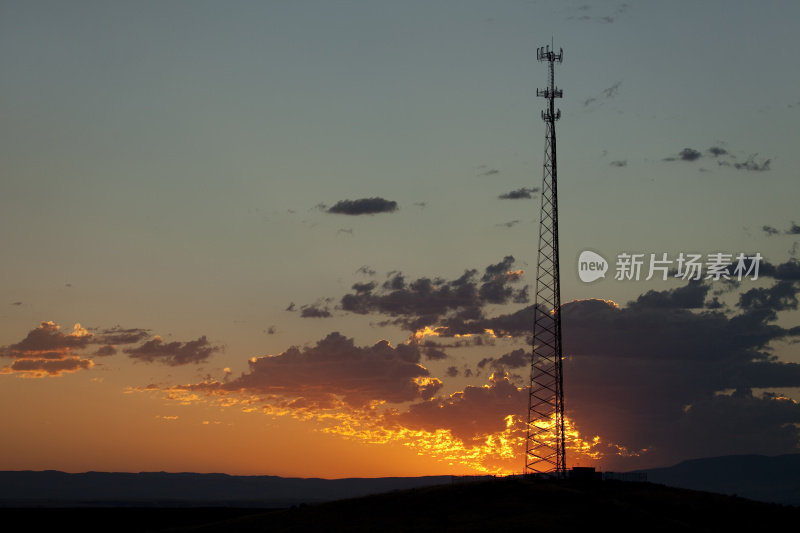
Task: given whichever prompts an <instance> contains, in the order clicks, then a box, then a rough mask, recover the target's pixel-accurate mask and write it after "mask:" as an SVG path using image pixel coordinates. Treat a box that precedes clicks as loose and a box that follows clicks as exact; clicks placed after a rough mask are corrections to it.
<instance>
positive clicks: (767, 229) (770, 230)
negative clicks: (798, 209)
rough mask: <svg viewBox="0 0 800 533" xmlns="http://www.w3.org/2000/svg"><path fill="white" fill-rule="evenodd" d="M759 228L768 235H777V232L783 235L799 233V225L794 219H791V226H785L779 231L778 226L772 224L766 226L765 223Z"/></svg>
mask: <svg viewBox="0 0 800 533" xmlns="http://www.w3.org/2000/svg"><path fill="white" fill-rule="evenodd" d="M761 229H762V230H763V231H764V233H766V234H767V235H768V236H772V235H778V234H779V233H783V234H785V235H800V226H798V225H797V224H795V223H794V221H792V224H791V226H789V228H787V229H785V230H783V231H781V230H779V229H778V228H775V227H773V226H766V225H765V226H761Z"/></svg>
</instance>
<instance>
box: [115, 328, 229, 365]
mask: <svg viewBox="0 0 800 533" xmlns="http://www.w3.org/2000/svg"><path fill="white" fill-rule="evenodd" d="M219 350H220V348H219V347H218V346H213V345H212V344H211V343H210V342H208V339H206V337H205V335H204V336H202V337H200V338H198V339H196V340H193V341H187V342H179V341H174V342H164V341H163V340H162V339H161V337H159V336H155V337H153V338H152V339H151V340H149V341H147V342H145V343H144V344H142V345H141V346H137V347H136V348H127V349H125V350H124V351H125V353H127V354H128V356H129V357H131V358H132V359H137V360H139V361H145V362H148V363H153V362H160V363H164V364H167V365H169V366H179V365H186V364H189V363H194V364H197V363H201V362H203V361H205V360H206V359H208V357H209V356H210V355H211V354H213V353H214V352H217V351H219Z"/></svg>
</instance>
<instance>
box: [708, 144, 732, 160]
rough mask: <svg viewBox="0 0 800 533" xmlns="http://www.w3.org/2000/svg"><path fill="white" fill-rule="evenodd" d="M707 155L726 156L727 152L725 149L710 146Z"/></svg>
mask: <svg viewBox="0 0 800 533" xmlns="http://www.w3.org/2000/svg"><path fill="white" fill-rule="evenodd" d="M708 153H709V154H711V155H712V156H713V157H719V156H721V155H726V154H727V153H728V151H727V150H726V149H725V148H720V147H719V146H712V147H711V148H709V149H708Z"/></svg>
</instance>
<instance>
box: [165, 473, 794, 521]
mask: <svg viewBox="0 0 800 533" xmlns="http://www.w3.org/2000/svg"><path fill="white" fill-rule="evenodd" d="M798 520H800V509H798V508H796V507H785V506H780V505H776V504H767V503H761V502H754V501H751V500H745V499H743V498H738V497H733V496H724V495H719V494H711V493H705V492H696V491H689V490H686V489H678V488H674V487H666V486H664V485H656V484H652V483H633V482H623V481H584V482H575V481H571V482H555V481H546V480H532V479H522V478H498V479H496V480H491V481H479V482H472V483H454V484H448V485H442V486H435V487H424V488H418V489H411V490H404V491H396V492H391V493H388V494H379V495H372V496H366V497H361V498H356V499H350V500H342V501H337V502H330V503H323V504H315V505H308V506H303V507H300V508H295V509H290V510H286V511H278V512H273V513H270V514H264V515H250V516H245V517H239V518H235V519H231V520H226V521H222V522H218V523H216V524H210V525H206V526H195V527H189V528H182V529H171V530H170V531H176V532H177V531H181V532H185V533H188V532H194V533H221V532H232V531H236V532H245V533H246V532H257V531H269V532H288V531H353V532H359V531H382V532H399V531H436V532H440V531H451V532H468V531H503V530H506V531H511V530H512V529H511V528H519V529H518V530H520V531H523V530H535V531H584V530H591V529H597V528H598V527H600V526H602V527H603V529H611V530H616V531H619V530H623V531H628V530H634V529H635V530H637V531H722V530H731V531H745V530H750V531H769V530H770V529H772V528H778V527H782V528H785V527H786V525H788V524H792V523H795V524H796V523H798V522H797V521H798Z"/></svg>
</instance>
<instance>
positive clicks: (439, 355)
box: [422, 346, 447, 361]
mask: <svg viewBox="0 0 800 533" xmlns="http://www.w3.org/2000/svg"><path fill="white" fill-rule="evenodd" d="M422 353H424V354H425V357H427V358H428V359H429V360H431V361H441V360H442V359H447V353H445V351H444V350H440V349H438V348H435V347H433V346H431V347H428V348H424V349H423V350H422Z"/></svg>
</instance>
